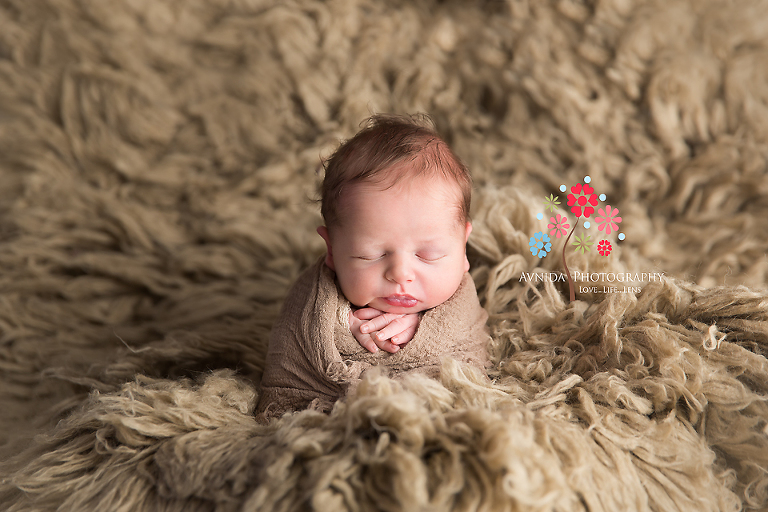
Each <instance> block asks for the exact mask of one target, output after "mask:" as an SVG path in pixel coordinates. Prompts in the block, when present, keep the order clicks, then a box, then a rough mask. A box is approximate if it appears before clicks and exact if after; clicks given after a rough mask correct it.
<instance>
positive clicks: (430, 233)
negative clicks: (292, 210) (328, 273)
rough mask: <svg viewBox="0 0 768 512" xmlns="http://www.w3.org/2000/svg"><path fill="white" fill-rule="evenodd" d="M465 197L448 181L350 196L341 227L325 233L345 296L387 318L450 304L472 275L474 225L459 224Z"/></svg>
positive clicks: (409, 182) (420, 181)
mask: <svg viewBox="0 0 768 512" xmlns="http://www.w3.org/2000/svg"><path fill="white" fill-rule="evenodd" d="M459 197H460V196H459V190H458V186H457V185H455V184H453V183H450V182H448V181H446V180H444V179H442V178H425V177H417V178H413V179H404V180H401V181H400V182H399V183H397V184H396V185H395V186H393V187H391V188H389V189H385V190H382V186H381V185H378V184H369V183H363V184H359V185H355V186H354V187H351V188H349V189H347V190H345V192H344V194H343V196H342V198H341V201H342V204H340V209H339V214H340V222H339V224H338V225H335V226H334V227H332V228H331V233H329V232H328V230H327V229H326V228H325V227H324V226H323V227H320V228H318V232H319V233H320V235H321V236H322V237H323V238H324V239H325V241H326V244H327V248H328V253H327V255H326V264H327V265H328V266H329V267H330V268H331V269H332V270H334V271H335V272H336V276H337V278H338V281H339V285H340V286H341V290H342V292H343V293H344V296H345V297H346V298H347V299H348V300H349V301H350V302H351V303H352V304H354V305H356V306H360V307H362V306H369V307H372V308H376V309H379V310H381V311H385V312H388V313H416V312H419V311H424V310H426V309H429V308H433V307H435V306H437V305H439V304H441V303H443V302H445V301H446V300H447V299H448V298H450V297H451V295H453V293H454V292H455V291H456V289H457V288H458V287H459V284H460V282H461V279H462V276H463V275H464V273H465V272H466V271H467V270H469V262H468V261H467V257H466V251H465V249H466V243H467V238H468V237H469V233H470V231H471V230H472V225H471V224H470V223H469V222H466V223H463V222H460V221H459V220H458V217H459V209H458V204H459V200H460V199H459Z"/></svg>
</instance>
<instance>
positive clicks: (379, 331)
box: [349, 308, 419, 354]
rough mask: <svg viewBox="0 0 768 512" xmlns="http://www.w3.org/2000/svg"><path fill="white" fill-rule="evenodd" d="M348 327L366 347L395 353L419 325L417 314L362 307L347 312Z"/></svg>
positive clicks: (374, 350)
mask: <svg viewBox="0 0 768 512" xmlns="http://www.w3.org/2000/svg"><path fill="white" fill-rule="evenodd" d="M349 327H350V329H351V330H352V334H353V335H354V337H355V339H356V340H357V341H358V343H360V345H362V346H363V347H365V348H366V349H368V351H370V352H376V351H378V349H382V350H386V351H387V352H390V353H393V354H394V353H395V352H397V351H398V350H400V345H404V344H405V343H408V342H409V341H411V339H413V335H414V334H416V329H417V328H418V327H419V314H418V313H409V314H393V313H384V312H383V311H380V310H378V309H374V308H363V309H358V310H357V311H351V312H350V313H349Z"/></svg>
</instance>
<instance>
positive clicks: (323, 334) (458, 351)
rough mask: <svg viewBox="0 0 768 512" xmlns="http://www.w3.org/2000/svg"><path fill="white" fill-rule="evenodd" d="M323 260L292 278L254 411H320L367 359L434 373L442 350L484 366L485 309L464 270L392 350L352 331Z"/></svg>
mask: <svg viewBox="0 0 768 512" xmlns="http://www.w3.org/2000/svg"><path fill="white" fill-rule="evenodd" d="M324 261H325V259H324V258H320V259H319V260H318V261H317V263H315V264H314V265H312V266H311V267H310V268H308V269H307V270H306V271H305V272H304V273H303V274H302V275H301V276H300V277H299V278H298V280H297V281H296V283H295V284H294V285H293V287H292V288H291V290H290V291H289V292H288V296H287V297H286V299H285V302H284V304H283V307H282V310H281V312H280V316H279V317H278V319H277V321H276V322H275V324H274V326H273V327H272V332H271V333H270V339H269V350H268V352H267V359H266V367H265V369H264V375H263V377H262V380H261V392H260V394H259V403H258V405H257V409H256V413H257V415H260V416H261V417H263V418H265V419H266V418H270V417H275V416H279V415H281V414H283V413H284V412H286V411H290V410H300V409H305V408H312V409H316V410H321V411H328V410H330V409H331V408H332V407H333V404H334V403H335V402H336V401H337V400H338V399H339V398H341V397H342V396H344V395H345V394H346V393H347V391H348V390H349V389H350V388H351V387H353V386H354V385H355V384H356V383H357V382H359V381H360V379H361V377H362V375H363V373H364V372H365V371H367V370H368V369H370V368H372V367H374V366H380V367H385V369H386V371H387V373H388V375H389V376H390V377H398V376H400V375H403V374H405V373H407V372H420V373H425V374H427V375H429V376H431V377H437V376H439V373H440V360H441V358H443V357H445V356H449V357H452V358H454V359H456V360H458V361H462V362H465V363H468V364H470V365H473V366H476V367H478V368H480V369H485V367H487V366H488V364H489V360H488V352H487V345H488V342H489V340H490V337H489V335H488V331H487V327H486V320H487V319H488V314H487V313H486V311H485V310H484V309H483V308H482V307H481V306H480V302H479V300H478V298H477V290H476V289H475V283H474V281H473V280H472V277H471V276H470V275H469V274H468V273H465V274H464V277H463V278H462V281H461V284H460V285H459V288H458V289H457V290H456V292H455V293H454V294H453V296H451V298H449V299H448V300H447V301H445V302H444V303H442V304H440V305H439V306H437V307H435V308H432V309H430V310H427V311H425V312H423V313H422V317H421V320H420V322H419V327H418V329H417V331H416V334H415V335H414V337H413V339H412V340H411V341H410V342H409V343H408V344H406V345H404V346H403V347H402V348H401V349H400V350H399V351H398V352H396V353H395V354H390V353H388V352H385V351H383V350H379V351H378V352H376V353H371V352H368V350H366V349H365V348H364V347H362V346H361V345H360V344H359V343H358V342H357V340H356V339H355V338H354V336H353V335H352V332H351V330H350V328H349V312H350V307H351V306H350V303H349V301H348V300H347V299H346V298H345V297H344V295H343V294H342V293H341V290H340V289H339V287H338V285H337V284H336V279H335V274H334V272H333V271H332V270H331V269H330V268H328V266H327V265H325V263H324Z"/></svg>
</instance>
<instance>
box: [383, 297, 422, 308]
mask: <svg viewBox="0 0 768 512" xmlns="http://www.w3.org/2000/svg"><path fill="white" fill-rule="evenodd" d="M383 299H384V302H386V303H387V304H389V305H390V306H395V307H399V308H412V307H414V306H415V305H416V304H418V302H419V301H418V300H416V299H415V298H413V297H411V296H410V295H390V296H389V297H383Z"/></svg>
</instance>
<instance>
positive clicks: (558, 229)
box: [547, 213, 571, 238]
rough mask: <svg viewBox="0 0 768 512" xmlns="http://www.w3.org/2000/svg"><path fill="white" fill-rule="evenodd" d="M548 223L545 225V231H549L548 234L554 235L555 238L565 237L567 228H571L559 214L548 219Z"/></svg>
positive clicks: (566, 220)
mask: <svg viewBox="0 0 768 512" xmlns="http://www.w3.org/2000/svg"><path fill="white" fill-rule="evenodd" d="M549 222H550V223H549V224H547V229H550V230H551V231H550V232H549V234H550V235H555V238H560V237H561V236H565V234H566V233H567V232H568V228H570V227H571V225H570V224H568V219H567V218H566V217H564V216H563V215H560V214H559V213H558V214H557V215H556V216H554V217H550V218H549Z"/></svg>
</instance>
